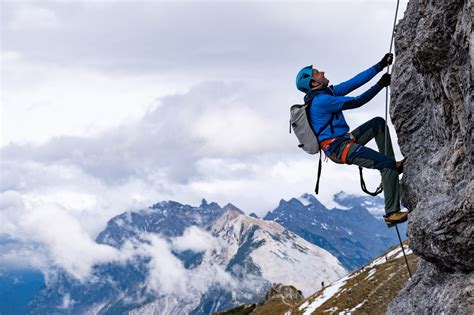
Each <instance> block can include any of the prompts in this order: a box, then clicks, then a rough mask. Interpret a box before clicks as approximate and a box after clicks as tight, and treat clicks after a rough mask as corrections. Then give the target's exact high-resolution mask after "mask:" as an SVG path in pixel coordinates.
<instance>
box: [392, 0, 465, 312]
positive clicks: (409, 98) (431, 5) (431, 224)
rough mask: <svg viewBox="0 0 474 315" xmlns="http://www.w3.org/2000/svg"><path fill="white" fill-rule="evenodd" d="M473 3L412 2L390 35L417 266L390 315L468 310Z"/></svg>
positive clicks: (455, 0)
mask: <svg viewBox="0 0 474 315" xmlns="http://www.w3.org/2000/svg"><path fill="white" fill-rule="evenodd" d="M473 5H474V1H473V0H464V1H462V0H438V1H427V0H411V1H410V2H409V4H408V7H407V11H406V12H405V16H404V18H403V20H401V21H400V22H399V24H398V25H397V29H396V35H395V53H396V57H397V59H396V62H395V64H394V68H393V76H392V94H391V108H390V114H391V117H392V121H393V123H394V126H395V129H396V131H397V134H398V140H399V145H400V148H401V152H402V154H403V155H404V156H405V157H407V162H406V163H405V173H404V175H403V179H402V193H401V194H402V196H401V199H402V203H403V204H404V205H405V206H406V207H407V208H409V209H410V210H413V212H412V214H411V217H410V220H409V223H408V237H409V241H410V247H411V248H412V249H413V251H414V252H415V253H416V254H417V255H419V256H420V257H421V258H422V262H421V264H420V268H419V269H418V271H417V273H416V275H415V276H414V278H413V279H412V280H411V281H410V282H409V283H408V284H407V286H406V287H405V289H404V290H402V291H401V293H400V295H399V296H398V297H397V299H395V300H394V301H393V302H392V303H391V304H390V306H389V309H388V311H389V313H393V314H401V313H404V314H407V313H417V314H418V313H437V314H439V313H446V314H452V313H458V314H465V313H471V314H472V313H473V312H474V301H473V296H474V274H473V270H474V213H473V199H474V180H473V178H474V176H473V145H474V143H473V140H474V139H473V116H472V114H473V111H474V110H473V109H474V108H473V103H472V90H473V72H472V65H473V60H474V47H473V45H474V36H473V34H472V23H473V20H474V19H473V10H474V8H473Z"/></svg>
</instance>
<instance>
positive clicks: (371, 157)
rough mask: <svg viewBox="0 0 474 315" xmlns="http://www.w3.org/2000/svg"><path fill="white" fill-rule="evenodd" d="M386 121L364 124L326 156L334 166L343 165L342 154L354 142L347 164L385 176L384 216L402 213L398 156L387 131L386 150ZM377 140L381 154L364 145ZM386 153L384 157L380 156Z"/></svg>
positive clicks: (334, 146)
mask: <svg viewBox="0 0 474 315" xmlns="http://www.w3.org/2000/svg"><path fill="white" fill-rule="evenodd" d="M384 129H385V120H384V119H383V118H381V117H375V118H373V119H371V120H369V121H368V122H366V123H364V124H362V125H361V126H359V127H358V128H356V129H354V131H352V132H351V134H352V139H351V138H350V135H349V134H347V135H344V136H342V137H340V140H339V139H338V140H337V141H334V142H333V143H332V144H331V145H330V146H328V147H327V148H324V151H325V153H326V155H327V156H328V157H329V158H330V159H331V160H332V161H334V162H336V163H339V164H342V154H343V151H344V148H345V147H346V145H347V143H349V142H351V141H353V140H355V143H354V144H352V145H351V146H350V148H349V151H348V153H347V159H346V162H347V164H355V165H359V166H362V167H365V168H372V169H378V170H379V171H380V173H381V174H382V185H383V191H384V197H385V213H387V214H388V213H392V212H397V211H400V195H399V194H400V184H399V181H398V175H399V174H398V171H397V169H396V167H395V155H394V153H393V147H392V141H391V139H390V134H389V133H388V130H387V135H388V139H387V150H386V151H385V150H384V146H385V130H384ZM374 138H375V142H376V143H377V147H378V150H379V152H377V151H375V150H372V149H370V148H367V147H365V146H364V145H365V144H366V143H367V142H369V141H370V140H371V139H374ZM380 152H385V154H383V153H380Z"/></svg>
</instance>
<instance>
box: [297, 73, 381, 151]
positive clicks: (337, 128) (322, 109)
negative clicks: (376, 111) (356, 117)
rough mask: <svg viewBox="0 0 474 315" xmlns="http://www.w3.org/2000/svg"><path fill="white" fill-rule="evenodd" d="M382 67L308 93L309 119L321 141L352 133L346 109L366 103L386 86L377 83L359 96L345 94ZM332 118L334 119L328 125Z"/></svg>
mask: <svg viewBox="0 0 474 315" xmlns="http://www.w3.org/2000/svg"><path fill="white" fill-rule="evenodd" d="M381 70H382V68H381V67H380V65H378V64H376V65H374V66H372V67H370V68H369V69H367V70H365V71H363V72H361V73H359V74H358V75H356V76H355V77H353V78H352V79H350V80H348V81H345V82H342V83H340V84H338V85H335V86H332V85H331V86H328V87H326V88H324V89H322V90H313V91H311V92H309V93H308V94H306V96H305V98H304V100H305V104H308V103H311V107H310V111H309V120H310V123H311V125H312V127H313V130H314V131H315V133H316V134H317V135H318V140H319V142H320V143H321V141H323V140H326V139H331V138H336V137H340V136H342V135H344V134H347V133H348V132H349V126H348V125H347V123H346V120H345V119H344V115H343V114H342V111H343V110H347V109H354V108H357V107H360V106H362V105H364V104H365V103H367V102H368V101H370V100H371V99H372V98H373V97H374V96H375V95H376V94H377V93H378V92H380V90H382V88H383V87H382V86H381V85H380V84H378V83H377V84H375V85H374V86H372V87H371V88H370V89H368V90H367V91H365V92H364V93H362V94H361V95H359V96H355V97H352V96H345V95H346V94H349V93H350V92H352V91H353V90H355V89H357V88H358V87H360V86H362V85H363V84H365V83H367V82H368V81H369V80H370V79H372V78H373V77H374V76H375V75H376V74H377V73H379V72H380V71H381ZM329 121H332V122H331V123H330V124H328V122H329ZM324 126H326V127H324ZM323 127H324V128H323ZM320 129H323V130H320Z"/></svg>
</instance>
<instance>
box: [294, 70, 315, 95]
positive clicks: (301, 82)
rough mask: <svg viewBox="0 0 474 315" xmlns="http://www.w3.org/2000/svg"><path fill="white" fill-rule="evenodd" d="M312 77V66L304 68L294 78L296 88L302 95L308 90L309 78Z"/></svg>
mask: <svg viewBox="0 0 474 315" xmlns="http://www.w3.org/2000/svg"><path fill="white" fill-rule="evenodd" d="M312 76H313V65H311V66H307V67H304V68H303V69H301V70H300V72H298V75H297V76H296V88H297V89H298V90H300V91H301V92H303V93H308V92H309V90H310V83H311V78H312Z"/></svg>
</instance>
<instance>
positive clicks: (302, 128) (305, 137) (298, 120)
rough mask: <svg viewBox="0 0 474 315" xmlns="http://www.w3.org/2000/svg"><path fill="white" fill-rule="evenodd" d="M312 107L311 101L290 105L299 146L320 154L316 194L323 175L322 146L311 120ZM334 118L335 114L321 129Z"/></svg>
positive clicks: (291, 125)
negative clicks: (309, 113)
mask: <svg viewBox="0 0 474 315" xmlns="http://www.w3.org/2000/svg"><path fill="white" fill-rule="evenodd" d="M310 108H311V103H308V104H304V105H301V104H296V105H293V106H291V107H290V133H291V129H293V131H294V132H295V135H296V137H297V138H298V140H299V142H300V144H299V145H298V147H300V148H302V149H303V150H304V151H305V152H307V153H309V154H316V153H320V154H319V164H318V179H317V181H316V187H315V189H314V192H315V193H316V195H317V194H318V192H319V178H320V177H321V167H322V164H321V155H322V154H321V148H320V147H319V141H318V137H317V135H318V134H319V133H318V132H316V131H314V130H313V127H312V125H311V123H310V121H309V118H308V117H309V115H308V112H309V109H310ZM333 119H334V115H333V116H332V117H331V119H330V120H329V122H328V123H327V124H326V125H324V126H323V127H322V128H321V129H320V130H321V131H322V130H323V129H324V128H326V127H327V126H328V125H330V124H331V122H332V120H333ZM331 126H332V125H331ZM321 131H320V132H321Z"/></svg>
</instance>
